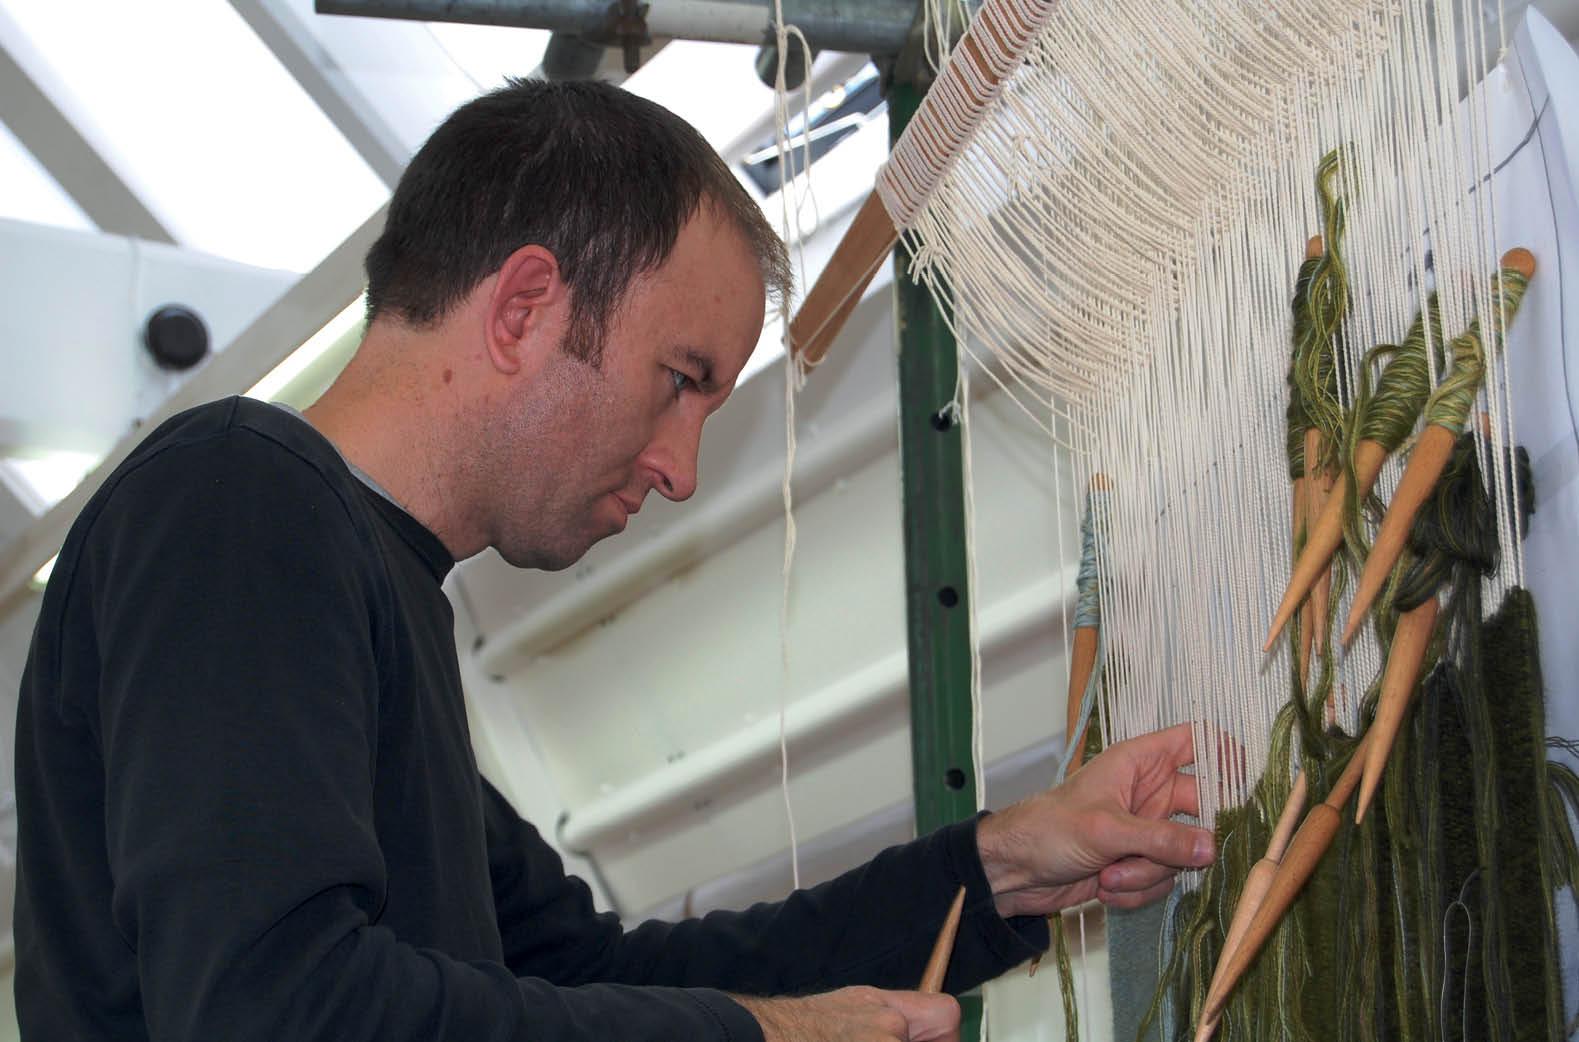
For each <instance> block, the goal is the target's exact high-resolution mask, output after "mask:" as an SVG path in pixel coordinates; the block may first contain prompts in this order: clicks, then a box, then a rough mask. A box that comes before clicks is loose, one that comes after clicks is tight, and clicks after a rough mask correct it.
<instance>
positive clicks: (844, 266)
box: [790, 191, 899, 365]
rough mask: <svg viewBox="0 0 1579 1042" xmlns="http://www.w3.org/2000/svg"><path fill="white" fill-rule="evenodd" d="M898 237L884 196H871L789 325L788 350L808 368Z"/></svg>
mask: <svg viewBox="0 0 1579 1042" xmlns="http://www.w3.org/2000/svg"><path fill="white" fill-rule="evenodd" d="M898 239H899V231H898V229H896V228H895V227H894V222H893V221H892V220H891V219H890V218H889V216H888V211H887V210H885V209H884V208H883V200H882V198H881V197H880V196H878V194H877V193H876V192H875V191H873V192H871V193H870V194H868V195H867V197H866V201H865V202H864V203H862V204H861V208H860V209H859V210H857V211H856V214H855V220H853V221H851V222H850V227H849V228H848V229H846V230H845V233H844V238H842V239H840V240H839V245H838V246H837V247H836V248H835V249H834V251H833V256H832V257H831V258H829V260H828V265H827V267H825V268H823V269H822V274H820V275H818V276H817V281H816V283H814V284H813V285H812V287H811V292H810V293H808V294H806V299H805V300H804V301H802V302H801V306H800V310H799V311H797V312H796V313H795V317H794V318H793V319H792V320H791V321H790V350H791V351H793V352H794V353H795V354H797V355H799V356H800V358H801V360H802V361H804V362H805V363H806V364H807V365H816V364H817V363H818V362H820V361H822V358H823V356H824V355H826V354H827V353H828V348H829V346H830V345H831V344H832V343H833V341H834V338H835V337H837V336H838V335H839V331H840V330H841V329H843V328H844V324H845V322H847V321H849V318H850V313H851V312H852V311H854V310H855V306H856V305H857V304H859V303H860V302H861V294H862V293H864V292H866V287H867V286H868V285H869V284H870V283H871V281H872V276H874V275H876V274H877V269H878V268H880V267H882V264H883V258H884V257H886V256H888V251H889V250H892V249H893V248H894V243H895V242H897V241H898Z"/></svg>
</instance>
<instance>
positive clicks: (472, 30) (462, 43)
mask: <svg viewBox="0 0 1579 1042" xmlns="http://www.w3.org/2000/svg"><path fill="white" fill-rule="evenodd" d="M427 26H428V31H429V32H431V33H432V34H433V38H434V39H435V40H437V41H438V43H439V46H440V47H442V48H444V53H445V54H448V55H449V57H450V60H451V61H452V62H454V63H455V65H456V67H457V68H459V69H460V70H461V71H462V72H464V73H465V74H466V75H467V76H468V77H469V78H470V79H471V81H472V82H473V83H474V84H476V85H477V92H478V93H479V94H480V93H482V92H484V91H490V90H493V89H494V88H495V87H502V86H504V81H505V77H507V76H526V75H529V74H530V73H531V72H532V70H533V69H536V68H537V67H538V66H539V65H541V64H542V63H543V52H544V51H546V50H547V49H548V37H549V35H550V34H549V33H548V32H546V31H545V30H542V29H517V28H513V27H510V26H502V25H465V24H463V23H460V22H429V23H427Z"/></svg>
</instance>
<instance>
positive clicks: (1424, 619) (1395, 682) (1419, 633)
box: [1354, 593, 1437, 825]
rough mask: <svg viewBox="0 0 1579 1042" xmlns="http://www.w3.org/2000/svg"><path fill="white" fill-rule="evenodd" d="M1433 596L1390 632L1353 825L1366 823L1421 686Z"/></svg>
mask: <svg viewBox="0 0 1579 1042" xmlns="http://www.w3.org/2000/svg"><path fill="white" fill-rule="evenodd" d="M1436 616H1437V601H1436V594H1434V593H1433V594H1432V595H1431V596H1430V597H1427V598H1426V599H1425V600H1424V601H1423V602H1422V603H1421V604H1420V605H1419V606H1417V607H1415V608H1411V609H1410V610H1409V611H1407V612H1405V613H1404V615H1403V617H1402V618H1400V619H1399V620H1398V628H1397V629H1396V630H1394V631H1393V643H1392V646H1391V647H1390V648H1388V649H1387V668H1386V669H1385V670H1384V671H1383V673H1382V691H1381V694H1380V695H1379V696H1378V698H1377V702H1376V718H1375V719H1374V720H1372V721H1371V729H1370V731H1369V732H1368V734H1369V736H1370V741H1368V742H1367V743H1366V749H1365V770H1364V773H1363V774H1362V775H1361V777H1360V798H1359V800H1358V801H1357V803H1356V806H1355V811H1354V823H1355V824H1356V825H1358V824H1359V823H1360V822H1362V821H1364V820H1365V811H1366V810H1367V809H1368V808H1369V807H1370V805H1371V800H1372V798H1373V797H1374V796H1375V795H1376V786H1377V785H1378V784H1379V783H1380V782H1381V778H1382V769H1383V768H1384V767H1386V766H1387V758H1388V756H1389V755H1391V753H1392V750H1393V742H1394V741H1396V740H1397V738H1398V728H1399V727H1400V726H1401V725H1402V724H1403V721H1404V712H1405V711H1406V710H1407V709H1408V708H1409V703H1411V702H1412V701H1414V693H1415V690H1416V689H1417V688H1418V687H1419V686H1420V666H1421V664H1422V663H1423V662H1425V655H1426V651H1427V649H1429V648H1430V647H1431V634H1432V633H1433V632H1434V631H1435V630H1436Z"/></svg>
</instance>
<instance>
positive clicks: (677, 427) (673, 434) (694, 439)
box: [641, 417, 702, 503]
mask: <svg viewBox="0 0 1579 1042" xmlns="http://www.w3.org/2000/svg"><path fill="white" fill-rule="evenodd" d="M701 441H702V424H701V422H700V421H699V420H697V421H691V420H687V419H682V418H680V417H676V418H675V419H674V420H673V422H669V423H665V424H663V425H662V426H661V427H660V428H659V429H658V431H657V433H656V434H655V436H654V437H653V439H652V442H651V443H650V444H649V445H648V446H647V449H646V451H645V452H643V453H642V460H641V462H642V464H643V466H645V467H646V468H647V470H649V471H650V472H651V474H652V478H653V487H654V488H656V489H657V490H658V493H659V494H660V495H662V496H663V497H664V498H665V499H672V500H674V501H675V502H676V503H679V502H683V501H684V500H687V499H690V498H691V495H692V493H694V492H695V491H696V457H697V452H698V451H699V449H700V446H701Z"/></svg>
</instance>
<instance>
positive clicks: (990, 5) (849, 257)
mask: <svg viewBox="0 0 1579 1042" xmlns="http://www.w3.org/2000/svg"><path fill="white" fill-rule="evenodd" d="M1052 7H1053V4H1052V3H1051V2H1050V0H1049V2H1044V3H1042V4H1041V5H1039V7H1038V9H1037V10H1035V11H1033V12H1031V16H1032V17H1031V20H1030V21H1029V22H1027V21H1026V20H1025V19H1024V18H1022V17H1020V14H1019V12H1017V10H1016V8H1015V7H1013V6H1011V5H1010V4H1007V3H1003V2H1001V0H987V3H985V4H984V5H983V6H982V9H981V10H980V11H979V12H978V13H977V14H976V16H975V17H974V18H973V19H971V23H970V27H969V28H967V29H966V30H965V34H964V35H963V36H962V37H960V41H959V44H958V46H956V47H955V48H954V52H953V53H952V54H951V55H950V56H949V60H948V63H947V64H946V65H944V67H943V71H942V72H941V73H940V74H939V75H938V79H937V82H935V83H934V84H933V85H932V87H931V88H930V89H929V90H928V92H927V97H926V98H925V99H923V101H922V103H921V106H920V108H919V109H918V111H917V113H916V118H914V119H913V120H911V122H910V124H909V125H908V126H907V127H906V128H905V132H904V135H903V136H902V137H901V138H900V140H899V141H898V142H897V143H896V144H895V145H894V148H893V154H895V155H898V154H901V153H908V154H909V155H910V156H912V157H913V158H917V159H921V160H922V162H921V163H920V164H913V165H920V166H923V167H925V168H926V174H925V175H924V178H925V179H927V180H930V181H931V183H928V184H925V185H922V186H919V187H918V188H917V192H918V194H920V195H921V196H923V197H924V196H926V195H930V194H931V192H932V190H933V188H935V187H936V180H937V179H938V178H940V177H941V176H942V174H943V172H944V171H945V170H946V169H947V168H948V166H949V164H950V163H951V162H952V161H953V159H954V154H953V148H952V145H951V142H950V140H949V139H950V137H960V138H962V137H963V135H960V134H958V133H956V134H953V135H949V134H944V133H942V132H941V128H940V127H939V126H937V125H936V122H937V120H938V119H939V118H940V117H939V116H937V115H936V114H935V113H936V112H937V109H936V108H934V105H933V104H932V103H931V99H932V98H934V97H939V98H945V99H950V100H948V101H945V102H939V103H938V104H939V105H948V106H950V107H949V108H948V109H947V110H946V111H950V112H957V111H959V109H960V108H961V107H963V108H964V110H966V112H967V113H968V116H967V121H974V120H975V119H978V118H980V116H981V114H982V112H984V111H985V110H986V106H987V103H988V102H989V101H990V100H991V97H992V94H993V93H994V91H996V89H997V86H998V83H999V82H1000V80H1001V79H1002V77H1003V76H1005V75H1007V74H1008V73H1009V72H1010V71H1011V70H1012V69H1014V68H1015V67H1016V66H1017V65H1018V64H1019V62H1020V59H1021V56H1022V55H1023V52H1024V47H1025V45H1026V44H1027V43H1029V41H1030V39H1031V38H1032V36H1033V35H1034V33H1035V32H1036V30H1037V27H1038V25H1039V24H1040V22H1041V21H1042V20H1045V18H1046V16H1047V15H1048V14H1050V13H1051V10H1052ZM983 40H985V41H986V43H985V44H984V43H983ZM993 55H998V56H1000V58H999V59H998V60H994V58H993V57H992V56H993ZM1003 57H1007V60H1006V61H1004V60H1002V58H1003ZM960 66H968V67H969V70H970V71H969V72H968V73H967V72H962V71H961V68H960ZM977 84H979V85H980V87H981V89H980V90H977V89H976V86H975V85H977ZM962 101H963V103H964V104H963V106H961V105H960V103H961V102H962ZM962 129H963V128H955V130H956V131H959V130H962ZM890 162H892V158H890ZM879 176H881V173H880V174H879ZM898 240H899V228H898V227H897V226H896V225H895V223H894V220H893V218H892V217H890V216H889V214H888V211H887V209H886V208H885V207H884V206H883V201H882V198H881V196H879V195H878V193H877V191H876V190H875V189H874V190H873V191H872V192H871V193H870V194H869V195H867V197H866V201H865V202H863V203H862V204H861V208H860V210H858V211H857V212H856V215H855V220H853V221H852V222H851V223H850V227H849V228H848V229H846V230H845V233H844V237H843V238H842V239H840V240H839V245H838V246H837V247H836V248H835V249H834V252H833V256H832V258H830V259H829V261H828V265H827V267H825V268H824V269H823V271H822V274H820V275H818V276H817V281H816V283H815V284H813V286H812V288H811V291H810V292H809V293H807V294H806V299H805V300H804V301H802V302H801V306H800V309H799V310H798V311H797V312H796V314H795V317H794V318H793V319H791V321H790V331H789V341H790V350H791V351H792V352H793V353H794V354H796V355H797V356H799V357H800V358H801V359H802V360H803V361H804V362H805V364H807V365H816V364H817V363H818V362H820V361H822V358H823V356H824V355H826V354H827V352H828V348H829V347H830V346H831V345H832V344H833V341H834V340H835V339H836V338H837V337H838V335H839V331H840V330H841V329H843V328H844V323H845V322H846V321H848V320H849V317H850V313H851V312H852V311H854V310H855V305H856V304H857V303H859V302H860V299H861V294H862V293H864V292H865V291H866V287H867V285H868V284H870V283H871V281H872V276H873V275H875V274H876V272H877V269H878V268H879V267H880V266H881V265H882V262H883V258H884V257H885V256H887V254H888V251H889V250H891V249H893V247H894V244H895V243H896V242H897V241H898Z"/></svg>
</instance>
